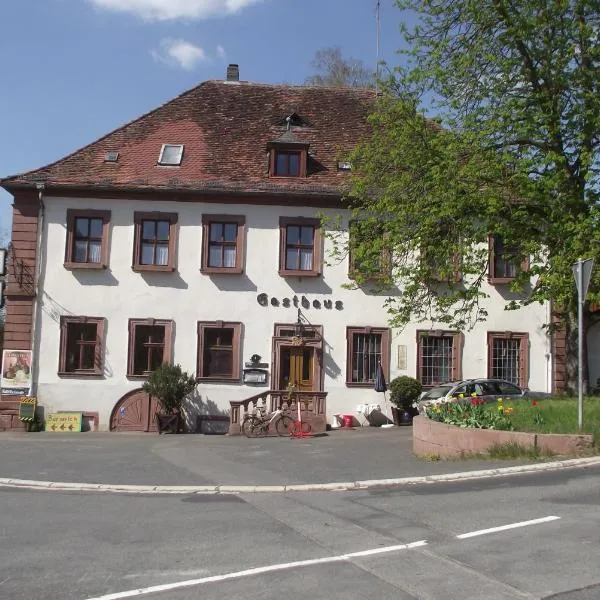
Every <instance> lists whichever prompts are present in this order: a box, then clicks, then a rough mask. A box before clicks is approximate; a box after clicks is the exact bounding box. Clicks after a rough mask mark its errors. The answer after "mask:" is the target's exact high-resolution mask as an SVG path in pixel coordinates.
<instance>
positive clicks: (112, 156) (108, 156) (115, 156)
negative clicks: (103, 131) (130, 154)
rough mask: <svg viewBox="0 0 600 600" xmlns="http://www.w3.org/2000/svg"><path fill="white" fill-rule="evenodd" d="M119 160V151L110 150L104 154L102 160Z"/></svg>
mask: <svg viewBox="0 0 600 600" xmlns="http://www.w3.org/2000/svg"><path fill="white" fill-rule="evenodd" d="M118 160H119V153H118V152H115V151H113V150H110V151H109V152H107V153H106V154H105V155H104V162H117V161H118Z"/></svg>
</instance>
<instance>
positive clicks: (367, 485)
mask: <svg viewBox="0 0 600 600" xmlns="http://www.w3.org/2000/svg"><path fill="white" fill-rule="evenodd" d="M596 465H600V456H591V457H587V458H570V459H566V460H562V461H550V462H544V463H535V464H530V465H520V466H517V467H499V468H496V469H485V470H479V471H462V472H457V473H444V474H441V475H424V476H414V477H400V478H396V479H367V480H363V481H350V482H333V483H298V484H286V485H196V486H194V485H129V484H105V483H73V482H64V481H37V480H33V479H15V478H7V477H0V487H4V488H14V489H30V490H40V491H70V492H72V491H81V492H111V493H116V494H155V495H161V494H165V495H166V494H182V495H183V494H187V495H189V494H254V493H281V492H284V493H288V492H318V491H327V492H343V491H351V490H366V489H375V488H391V487H400V486H408V485H417V484H423V483H437V482H445V481H466V480H469V479H488V478H495V477H507V476H510V475H521V474H527V473H536V472H544V471H557V470H559V469H574V468H586V467H591V466H596Z"/></svg>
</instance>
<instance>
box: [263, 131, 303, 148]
mask: <svg viewBox="0 0 600 600" xmlns="http://www.w3.org/2000/svg"><path fill="white" fill-rule="evenodd" d="M308 145H309V143H308V142H307V141H306V140H301V139H299V138H298V137H296V136H295V135H294V134H293V133H292V132H291V130H289V129H288V130H287V131H286V132H285V133H284V134H283V135H280V136H279V137H278V138H277V139H276V140H271V141H270V142H269V146H298V147H302V146H304V147H307V146H308Z"/></svg>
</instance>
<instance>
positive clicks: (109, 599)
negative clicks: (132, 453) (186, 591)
mask: <svg viewBox="0 0 600 600" xmlns="http://www.w3.org/2000/svg"><path fill="white" fill-rule="evenodd" d="M425 545H427V541H426V540H420V541H418V542H411V543H410V544H399V545H397V546H385V547H384V548H374V549H372V550H363V551H361V552H351V553H350V554H340V555H339V556H326V557H324V558H314V559H311V560H298V561H296V562H290V563H281V564H278V565H269V566H266V567H257V568H254V569H246V570H245V571H237V572H235V573H226V574H225V575H212V576H210V577H202V578H200V579H188V580H187V581H178V582H177V583H165V584H163V585H153V586H151V587H147V588H138V589H137V590H128V591H125V592H116V593H114V594H107V595H105V596H96V597H95V598H89V599H88V600H122V598H134V597H136V596H144V595H146V594H156V593H157V592H168V591H170V590H176V589H181V588H187V587H193V586H196V585H201V584H203V583H213V582H216V581H226V580H228V579H239V578H241V577H249V576H251V575H260V574H262V573H272V572H274V571H283V570H285V569H296V568H298V567H310V566H312V565H322V564H325V563H333V562H343V561H346V560H350V559H352V558H359V557H363V556H373V555H376V554H384V553H386V552H396V551H398V550H408V549H410V548H419V547H421V546H425Z"/></svg>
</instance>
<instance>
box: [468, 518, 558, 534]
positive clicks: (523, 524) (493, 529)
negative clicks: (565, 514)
mask: <svg viewBox="0 0 600 600" xmlns="http://www.w3.org/2000/svg"><path fill="white" fill-rule="evenodd" d="M557 519H560V517H554V516H552V517H542V518H541V519H532V520H531V521H521V522H520V523H511V524H510V525H501V526H500V527H490V528H489V529H480V530H478V531H470V532H469V533H461V534H460V535H457V536H456V537H457V538H458V539H459V540H465V539H467V538H472V537H476V536H478V535H486V534H488V533H496V532H497V531H506V530H507V529H517V528H518V527H527V526H528V525H539V524H540V523H548V522H549V521H556V520H557Z"/></svg>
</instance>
